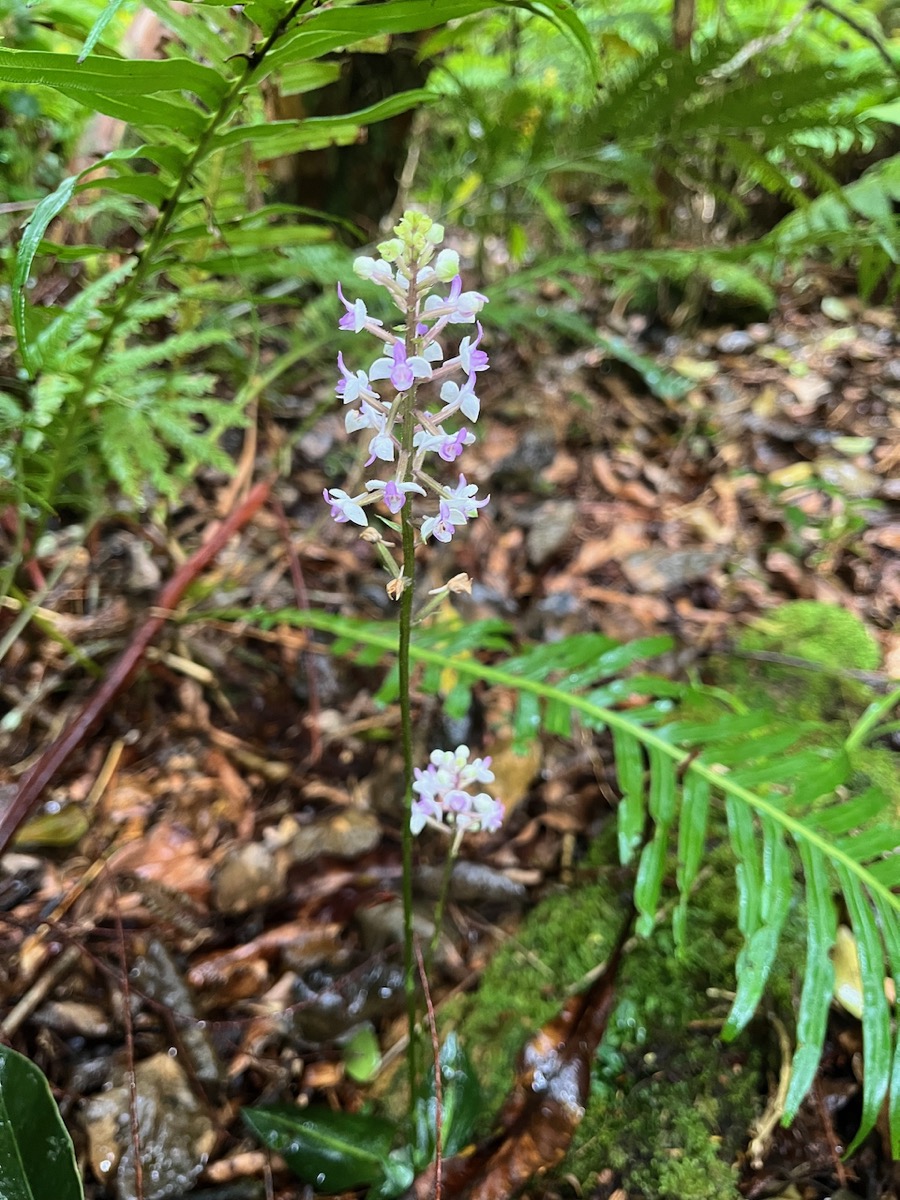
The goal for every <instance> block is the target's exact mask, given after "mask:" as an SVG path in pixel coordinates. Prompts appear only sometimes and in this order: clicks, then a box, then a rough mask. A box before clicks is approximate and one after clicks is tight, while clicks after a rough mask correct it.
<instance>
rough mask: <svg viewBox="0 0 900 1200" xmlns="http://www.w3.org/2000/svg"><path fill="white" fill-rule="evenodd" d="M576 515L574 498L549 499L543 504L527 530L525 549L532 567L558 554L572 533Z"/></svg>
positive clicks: (540, 564)
mask: <svg viewBox="0 0 900 1200" xmlns="http://www.w3.org/2000/svg"><path fill="white" fill-rule="evenodd" d="M577 517H578V506H577V505H576V504H575V502H574V500H549V501H548V502H547V503H546V504H543V505H542V506H541V508H540V510H539V512H538V513H537V514H536V516H535V520H534V523H533V524H532V526H531V528H530V529H529V530H528V536H527V538H526V539H525V549H526V551H527V554H528V561H529V562H530V563H531V565H532V566H533V567H542V566H544V565H545V564H546V563H548V562H549V561H550V559H552V558H553V557H554V555H556V554H558V553H559V551H560V550H561V549H562V548H563V546H564V545H565V544H566V542H567V541H568V540H569V537H570V535H571V533H572V530H573V528H574V526H575V521H576V520H577Z"/></svg>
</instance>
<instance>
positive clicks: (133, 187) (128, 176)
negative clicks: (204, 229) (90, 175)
mask: <svg viewBox="0 0 900 1200" xmlns="http://www.w3.org/2000/svg"><path fill="white" fill-rule="evenodd" d="M98 188H102V189H103V190H104V191H107V192H121V193H122V194H123V195H126V196H137V197H138V199H139V200H146V201H147V202H148V203H149V204H155V205H156V206H157V207H158V206H159V205H160V204H162V202H163V200H165V198H166V196H167V195H168V194H169V188H168V187H167V186H166V184H165V183H163V181H162V180H161V179H160V178H159V176H158V175H140V174H138V173H137V172H136V171H126V172H123V173H122V174H121V175H108V176H106V177H105V178H103V179H92V180H90V181H89V182H88V183H82V184H79V186H78V191H80V192H81V191H93V190H96V189H98Z"/></svg>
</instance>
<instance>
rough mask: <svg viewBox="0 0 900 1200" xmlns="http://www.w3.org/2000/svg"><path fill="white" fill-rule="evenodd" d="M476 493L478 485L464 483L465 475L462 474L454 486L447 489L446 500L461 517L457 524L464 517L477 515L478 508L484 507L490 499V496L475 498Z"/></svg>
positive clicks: (461, 522)
mask: <svg viewBox="0 0 900 1200" xmlns="http://www.w3.org/2000/svg"><path fill="white" fill-rule="evenodd" d="M477 495H478V485H477V484H474V483H466V477H465V475H462V474H461V475H460V477H459V483H458V484H457V485H456V487H455V488H449V489H448V494H447V500H448V502H449V504H450V509H451V511H452V512H453V513H455V514H458V515H459V516H460V517H461V518H462V520H460V521H459V522H458V524H460V525H462V524H463V523H464V520H465V519H468V520H472V518H473V517H477V516H478V510H479V508H484V506H485V505H486V504H488V503H489V501H490V499H491V498H490V496H485V497H484V498H483V499H481V500H476V499H475V497H476V496H477Z"/></svg>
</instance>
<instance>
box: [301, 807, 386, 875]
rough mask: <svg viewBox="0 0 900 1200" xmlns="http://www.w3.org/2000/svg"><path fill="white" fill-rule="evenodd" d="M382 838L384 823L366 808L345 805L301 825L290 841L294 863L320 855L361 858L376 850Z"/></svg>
mask: <svg viewBox="0 0 900 1200" xmlns="http://www.w3.org/2000/svg"><path fill="white" fill-rule="evenodd" d="M380 839H381V822H380V821H379V820H378V817H376V815H375V814H374V813H373V812H369V811H368V810H366V809H364V808H346V809H342V810H341V811H340V812H338V813H335V814H333V815H330V816H326V817H319V818H318V819H317V820H315V821H313V822H312V823H311V824H310V825H301V826H300V827H299V828H298V830H297V832H296V834H295V835H294V840H293V841H292V843H291V858H292V859H293V861H294V862H307V861H308V860H309V859H311V858H317V857H318V856H319V855H320V854H329V855H333V856H334V857H335V858H359V856H360V855H362V854H367V853H368V851H369V850H374V849H375V847H376V846H377V845H378V842H379V841H380Z"/></svg>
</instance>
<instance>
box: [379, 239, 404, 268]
mask: <svg viewBox="0 0 900 1200" xmlns="http://www.w3.org/2000/svg"><path fill="white" fill-rule="evenodd" d="M378 253H379V254H380V255H381V257H382V258H383V259H384V261H385V262H389V263H392V262H396V261H397V259H398V258H399V257H400V255H401V254H402V253H403V243H402V242H401V241H400V239H399V238H391V239H390V240H389V241H387V242H382V243H381V244H380V245H379V247H378Z"/></svg>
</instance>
